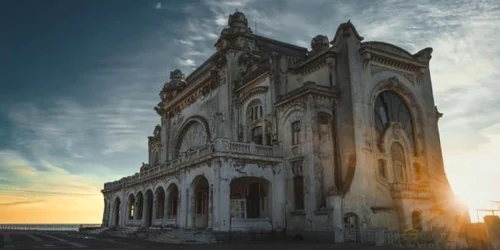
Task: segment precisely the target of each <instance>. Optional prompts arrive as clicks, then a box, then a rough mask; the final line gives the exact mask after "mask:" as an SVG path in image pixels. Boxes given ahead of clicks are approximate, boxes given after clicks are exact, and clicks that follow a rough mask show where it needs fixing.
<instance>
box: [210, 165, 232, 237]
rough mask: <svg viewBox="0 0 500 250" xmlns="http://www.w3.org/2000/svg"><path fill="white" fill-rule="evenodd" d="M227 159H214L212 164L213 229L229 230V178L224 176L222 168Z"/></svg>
mask: <svg viewBox="0 0 500 250" xmlns="http://www.w3.org/2000/svg"><path fill="white" fill-rule="evenodd" d="M226 164H230V163H229V162H228V161H224V163H223V162H221V161H216V162H215V166H214V182H213V196H214V197H213V203H214V204H213V210H214V212H213V215H214V219H213V224H212V228H213V230H214V231H230V215H229V191H230V190H229V189H230V186H229V182H230V180H229V179H228V178H226V176H224V174H223V173H224V171H223V170H224V168H225V167H226Z"/></svg>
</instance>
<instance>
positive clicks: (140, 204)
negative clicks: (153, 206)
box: [136, 192, 144, 220]
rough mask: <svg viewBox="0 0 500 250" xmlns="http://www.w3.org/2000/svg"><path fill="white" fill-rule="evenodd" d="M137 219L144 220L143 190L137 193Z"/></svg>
mask: <svg viewBox="0 0 500 250" xmlns="http://www.w3.org/2000/svg"><path fill="white" fill-rule="evenodd" d="M136 199H137V204H136V205H137V212H136V213H137V219H138V220H142V217H144V196H143V195H142V192H139V193H137V197H136Z"/></svg>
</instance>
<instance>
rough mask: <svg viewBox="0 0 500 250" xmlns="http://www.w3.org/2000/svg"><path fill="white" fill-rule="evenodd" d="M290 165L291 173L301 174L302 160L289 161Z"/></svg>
mask: <svg viewBox="0 0 500 250" xmlns="http://www.w3.org/2000/svg"><path fill="white" fill-rule="evenodd" d="M290 165H291V166H292V173H293V175H296V176H303V174H304V169H303V165H302V160H296V161H293V162H290Z"/></svg>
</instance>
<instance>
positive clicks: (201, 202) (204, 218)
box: [191, 176, 209, 228]
mask: <svg viewBox="0 0 500 250" xmlns="http://www.w3.org/2000/svg"><path fill="white" fill-rule="evenodd" d="M193 187H194V189H193V190H194V192H193V205H194V208H193V210H191V211H193V212H194V215H193V216H194V225H193V226H194V227H195V228H206V227H208V202H209V199H208V198H209V184H208V180H207V178H205V176H198V177H196V178H195V180H194V181H193Z"/></svg>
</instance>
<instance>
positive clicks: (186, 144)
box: [179, 122, 207, 152]
mask: <svg viewBox="0 0 500 250" xmlns="http://www.w3.org/2000/svg"><path fill="white" fill-rule="evenodd" d="M206 142H207V133H206V131H205V127H204V126H203V125H202V124H201V123H199V122H191V124H189V125H188V127H187V128H185V131H184V132H183V134H182V137H181V143H180V145H179V152H186V151H188V150H190V149H195V148H198V147H201V146H203V145H205V144H206Z"/></svg>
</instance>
